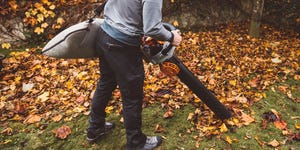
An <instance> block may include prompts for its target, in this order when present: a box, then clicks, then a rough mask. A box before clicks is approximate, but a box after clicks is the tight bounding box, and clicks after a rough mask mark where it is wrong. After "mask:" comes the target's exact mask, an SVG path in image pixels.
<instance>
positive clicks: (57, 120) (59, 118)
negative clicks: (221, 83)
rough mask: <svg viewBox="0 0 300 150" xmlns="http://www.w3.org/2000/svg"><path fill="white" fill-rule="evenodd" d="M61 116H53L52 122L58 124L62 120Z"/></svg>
mask: <svg viewBox="0 0 300 150" xmlns="http://www.w3.org/2000/svg"><path fill="white" fill-rule="evenodd" d="M62 117H63V116H62V115H61V114H58V115H56V116H54V117H53V118H52V120H53V121H54V122H59V121H60V120H61V119H62Z"/></svg>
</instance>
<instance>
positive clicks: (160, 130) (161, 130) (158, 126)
mask: <svg viewBox="0 0 300 150" xmlns="http://www.w3.org/2000/svg"><path fill="white" fill-rule="evenodd" d="M163 131H164V128H163V127H162V126H161V125H160V124H156V126H155V131H154V132H155V133H162V132H163Z"/></svg>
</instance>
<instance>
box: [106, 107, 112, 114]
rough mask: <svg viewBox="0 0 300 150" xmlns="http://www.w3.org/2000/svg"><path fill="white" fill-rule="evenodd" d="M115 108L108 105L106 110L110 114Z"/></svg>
mask: <svg viewBox="0 0 300 150" xmlns="http://www.w3.org/2000/svg"><path fill="white" fill-rule="evenodd" d="M113 109H114V107H113V106H108V107H106V108H105V112H106V113H107V114H110V112H111V111H112V110H113Z"/></svg>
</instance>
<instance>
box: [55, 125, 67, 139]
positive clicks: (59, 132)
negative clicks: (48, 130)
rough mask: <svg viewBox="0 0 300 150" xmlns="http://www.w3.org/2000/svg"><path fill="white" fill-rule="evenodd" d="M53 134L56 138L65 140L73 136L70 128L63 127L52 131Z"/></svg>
mask: <svg viewBox="0 0 300 150" xmlns="http://www.w3.org/2000/svg"><path fill="white" fill-rule="evenodd" d="M52 132H53V133H55V137H57V138H59V139H62V140H63V139H66V138H67V137H68V135H70V134H71V129H70V127H69V126H66V125H63V126H61V127H60V128H58V129H55V130H52Z"/></svg>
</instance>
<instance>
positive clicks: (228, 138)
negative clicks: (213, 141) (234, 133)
mask: <svg viewBox="0 0 300 150" xmlns="http://www.w3.org/2000/svg"><path fill="white" fill-rule="evenodd" d="M225 141H226V142H227V143H229V144H232V139H231V138H230V136H228V135H226V137H225Z"/></svg>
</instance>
